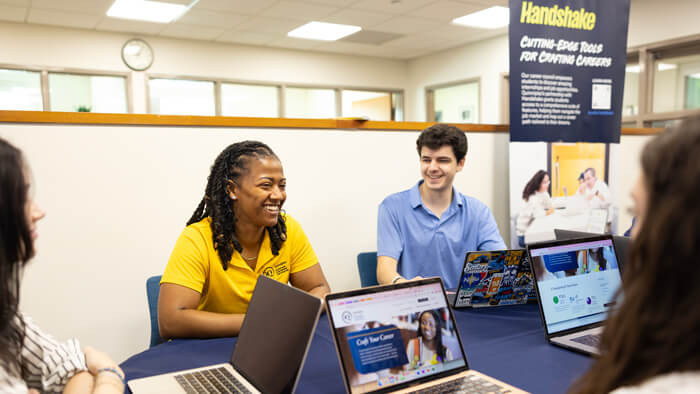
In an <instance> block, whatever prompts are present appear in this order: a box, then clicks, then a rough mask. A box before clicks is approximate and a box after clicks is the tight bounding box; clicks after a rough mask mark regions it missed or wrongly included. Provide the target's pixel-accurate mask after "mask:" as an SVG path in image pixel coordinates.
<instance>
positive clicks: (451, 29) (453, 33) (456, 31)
mask: <svg viewBox="0 0 700 394" xmlns="http://www.w3.org/2000/svg"><path fill="white" fill-rule="evenodd" d="M484 30H485V29H477V28H473V27H467V26H461V25H455V24H452V23H447V24H445V25H443V26H441V27H438V28H436V29H433V30H431V31H430V34H431V35H432V36H435V37H438V38H453V39H463V38H469V37H473V36H475V35H480V34H481V33H483V32H484Z"/></svg>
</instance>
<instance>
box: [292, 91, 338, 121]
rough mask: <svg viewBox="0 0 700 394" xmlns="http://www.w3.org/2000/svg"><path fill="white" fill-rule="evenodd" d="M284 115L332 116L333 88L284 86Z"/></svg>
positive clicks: (302, 116)
mask: <svg viewBox="0 0 700 394" xmlns="http://www.w3.org/2000/svg"><path fill="white" fill-rule="evenodd" d="M284 103H285V114H284V115H285V117H287V118H334V117H336V116H337V115H336V109H335V107H336V104H335V103H336V100H335V90H334V89H314V88H286V89H285V92H284Z"/></svg>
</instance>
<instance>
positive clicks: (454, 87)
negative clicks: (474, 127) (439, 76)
mask: <svg viewBox="0 0 700 394" xmlns="http://www.w3.org/2000/svg"><path fill="white" fill-rule="evenodd" d="M426 101H427V103H428V111H427V112H428V121H435V122H453V123H479V112H480V109H479V81H468V82H464V83H457V84H451V85H447V86H445V85H443V86H439V87H433V88H428V89H427V100H426Z"/></svg>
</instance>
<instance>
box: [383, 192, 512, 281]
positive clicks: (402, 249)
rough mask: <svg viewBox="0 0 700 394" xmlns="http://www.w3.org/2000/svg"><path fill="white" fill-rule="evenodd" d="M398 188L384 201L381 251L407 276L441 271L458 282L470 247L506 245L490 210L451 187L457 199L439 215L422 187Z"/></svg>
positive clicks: (448, 279) (440, 272)
mask: <svg viewBox="0 0 700 394" xmlns="http://www.w3.org/2000/svg"><path fill="white" fill-rule="evenodd" d="M421 183H423V181H422V180H421V181H419V182H418V183H417V184H416V185H415V186H413V187H412V188H410V189H408V190H405V191H402V192H399V193H395V194H392V195H390V196H389V197H387V198H385V199H384V201H382V203H381V204H380V205H379V215H378V218H377V256H387V257H391V258H394V259H396V260H397V261H398V262H399V264H398V272H399V274H401V275H402V276H403V277H405V278H408V279H410V278H413V277H415V276H418V275H420V276H422V277H429V276H439V277H441V278H442V280H443V282H444V283H445V288H447V289H454V288H457V285H458V283H459V277H460V271H461V270H462V266H463V264H464V257H465V256H466V254H467V252H468V251H476V250H503V249H506V245H505V243H504V242H503V238H501V234H499V233H498V226H497V225H496V220H495V219H494V218H493V214H492V213H491V210H490V209H489V208H488V207H487V206H486V205H485V204H484V203H482V202H481V201H479V200H477V199H475V198H473V197H468V196H465V195H463V194H462V193H460V192H458V191H457V190H456V189H455V188H454V187H452V203H450V206H449V208H447V210H446V211H445V212H444V213H443V214H442V217H441V218H438V217H437V216H436V215H435V214H434V213H432V212H431V211H430V210H429V209H428V208H426V207H424V206H423V202H422V200H421V197H420V190H418V187H419V186H420V185H421Z"/></svg>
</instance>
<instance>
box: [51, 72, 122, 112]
mask: <svg viewBox="0 0 700 394" xmlns="http://www.w3.org/2000/svg"><path fill="white" fill-rule="evenodd" d="M49 103H50V107H51V111H63V112H73V111H78V112H104V113H127V112H128V107H127V101H126V78H125V77H117V76H99V75H78V74H63V73H49Z"/></svg>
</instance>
